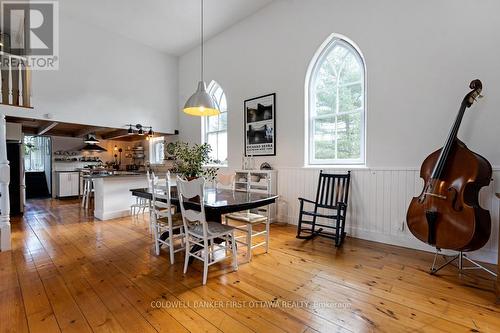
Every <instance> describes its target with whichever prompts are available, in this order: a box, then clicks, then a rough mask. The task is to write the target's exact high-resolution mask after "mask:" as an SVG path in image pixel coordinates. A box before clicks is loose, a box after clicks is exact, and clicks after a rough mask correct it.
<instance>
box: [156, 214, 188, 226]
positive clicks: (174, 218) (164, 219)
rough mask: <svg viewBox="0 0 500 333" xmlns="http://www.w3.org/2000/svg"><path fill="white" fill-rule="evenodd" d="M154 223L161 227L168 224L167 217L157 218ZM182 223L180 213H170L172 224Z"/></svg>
mask: <svg viewBox="0 0 500 333" xmlns="http://www.w3.org/2000/svg"><path fill="white" fill-rule="evenodd" d="M156 223H157V224H159V225H161V226H162V227H164V226H168V218H167V217H161V218H159V219H156ZM181 225H182V215H181V214H174V215H172V226H174V227H178V226H181Z"/></svg>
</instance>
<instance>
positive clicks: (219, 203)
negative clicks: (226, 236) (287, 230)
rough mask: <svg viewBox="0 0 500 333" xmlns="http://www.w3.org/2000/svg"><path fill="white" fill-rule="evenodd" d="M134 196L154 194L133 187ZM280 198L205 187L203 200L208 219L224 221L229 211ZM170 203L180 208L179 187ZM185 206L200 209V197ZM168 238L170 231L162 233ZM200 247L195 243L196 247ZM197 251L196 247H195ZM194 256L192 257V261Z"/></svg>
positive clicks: (263, 203) (268, 202)
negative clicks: (223, 217)
mask: <svg viewBox="0 0 500 333" xmlns="http://www.w3.org/2000/svg"><path fill="white" fill-rule="evenodd" d="M130 191H131V192H132V195H133V196H136V197H139V198H144V199H146V200H152V199H153V194H152V192H151V189H150V188H136V189H131V190H130ZM277 199H278V195H275V194H267V193H256V192H247V191H237V190H229V189H217V188H205V189H204V190H203V201H204V207H205V217H206V219H207V221H211V222H219V223H220V222H222V216H223V215H224V214H228V213H234V212H239V211H244V210H248V209H254V208H259V207H263V206H267V205H270V204H273V203H275V202H276V200H277ZM170 203H171V204H172V205H175V206H176V207H177V209H179V210H180V202H179V197H178V192H177V187H176V186H175V185H174V186H171V189H170ZM184 207H185V208H187V209H193V210H200V209H201V205H200V199H199V198H191V199H188V200H184ZM167 238H168V231H165V232H164V233H163V234H162V235H160V239H162V240H165V239H167ZM214 242H215V243H221V242H223V239H217V238H216V239H214ZM196 247H199V246H198V245H195V248H196ZM193 251H196V249H193ZM192 259H193V258H191V259H190V261H192Z"/></svg>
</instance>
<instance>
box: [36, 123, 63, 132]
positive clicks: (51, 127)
mask: <svg viewBox="0 0 500 333" xmlns="http://www.w3.org/2000/svg"><path fill="white" fill-rule="evenodd" d="M58 124H59V123H57V122H55V121H54V122H52V123H49V124H48V125H47V126H43V127H39V128H38V130H37V132H36V135H43V134H45V133H47V132H48V131H50V130H51V129H53V128H54V127H56V126H57V125H58Z"/></svg>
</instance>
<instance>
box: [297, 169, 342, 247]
mask: <svg viewBox="0 0 500 333" xmlns="http://www.w3.org/2000/svg"><path fill="white" fill-rule="evenodd" d="M350 179H351V172H350V171H348V172H347V174H327V173H323V170H321V171H320V173H319V183H318V191H317V192H316V201H312V200H308V199H304V198H299V201H300V213H299V224H298V228H297V238H300V239H312V238H314V237H316V236H324V237H328V238H332V239H334V240H335V246H337V247H338V246H340V245H342V242H343V241H344V238H345V235H346V233H345V231H344V229H345V220H346V212H347V200H348V196H349V182H350ZM304 203H309V204H313V205H314V210H312V211H310V210H305V209H304ZM305 216H310V217H311V219H310V220H304V217H305ZM317 218H322V219H326V220H333V221H334V222H335V223H334V224H333V223H332V224H325V223H326V222H325V223H317V222H316V220H317ZM302 224H306V225H310V227H306V228H303V227H302ZM317 227H319V228H318V229H317ZM324 228H327V230H328V231H323V229H324Z"/></svg>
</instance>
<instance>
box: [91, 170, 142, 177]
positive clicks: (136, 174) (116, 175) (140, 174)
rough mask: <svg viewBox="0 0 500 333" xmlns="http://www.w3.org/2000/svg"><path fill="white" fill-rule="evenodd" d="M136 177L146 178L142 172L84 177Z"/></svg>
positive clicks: (120, 172) (119, 172)
mask: <svg viewBox="0 0 500 333" xmlns="http://www.w3.org/2000/svg"><path fill="white" fill-rule="evenodd" d="M138 176H141V177H143V176H146V173H144V172H130V171H118V172H114V173H113V174H97V175H88V176H84V177H90V178H110V177H113V178H114V177H138Z"/></svg>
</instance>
